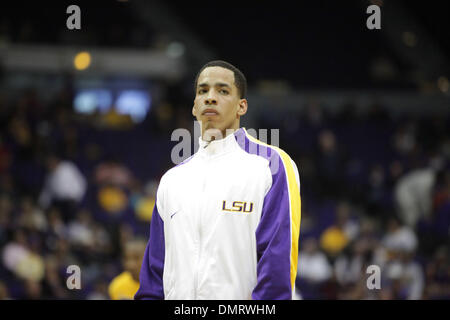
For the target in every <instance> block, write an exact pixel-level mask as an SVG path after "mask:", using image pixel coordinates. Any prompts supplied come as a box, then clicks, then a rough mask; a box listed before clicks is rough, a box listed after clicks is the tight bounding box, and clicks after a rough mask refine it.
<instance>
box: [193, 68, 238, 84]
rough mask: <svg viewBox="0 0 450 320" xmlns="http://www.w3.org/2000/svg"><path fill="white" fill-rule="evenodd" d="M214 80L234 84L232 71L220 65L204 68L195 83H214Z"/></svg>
mask: <svg viewBox="0 0 450 320" xmlns="http://www.w3.org/2000/svg"><path fill="white" fill-rule="evenodd" d="M216 82H225V83H227V84H229V85H230V86H231V85H233V84H234V73H233V71H231V70H229V69H225V68H222V67H208V68H205V69H204V70H203V71H202V72H201V73H200V75H199V77H198V81H197V85H199V84H201V83H206V84H208V85H214V84H215V83H216Z"/></svg>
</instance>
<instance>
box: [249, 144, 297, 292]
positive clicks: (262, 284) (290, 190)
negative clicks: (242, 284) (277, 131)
mask: <svg viewBox="0 0 450 320" xmlns="http://www.w3.org/2000/svg"><path fill="white" fill-rule="evenodd" d="M278 150H279V152H277V153H276V155H275V156H273V157H272V159H271V160H270V167H271V174H272V184H271V186H270V189H269V191H268V192H267V193H266V196H265V198H264V204H263V209H262V213H261V219H260V221H259V224H258V226H257V229H256V250H257V259H258V260H257V261H258V262H257V284H256V286H255V288H254V290H253V292H252V298H253V299H255V300H279V299H285V300H286V299H289V300H290V299H292V298H293V295H294V293H295V277H296V274H297V263H298V239H299V233H300V211H301V200H300V181H299V175H298V171H297V167H296V165H295V163H294V162H293V161H292V160H291V159H290V157H289V156H288V155H287V154H286V153H285V152H284V151H282V150H280V149H278ZM274 161H276V163H274Z"/></svg>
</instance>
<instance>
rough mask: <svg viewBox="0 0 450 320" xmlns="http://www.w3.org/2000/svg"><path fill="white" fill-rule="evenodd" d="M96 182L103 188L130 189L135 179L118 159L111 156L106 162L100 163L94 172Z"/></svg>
mask: <svg viewBox="0 0 450 320" xmlns="http://www.w3.org/2000/svg"><path fill="white" fill-rule="evenodd" d="M94 179H95V182H96V183H97V184H99V185H102V186H105V185H106V186H114V187H118V188H126V189H130V188H131V187H132V185H133V184H134V181H135V178H134V176H133V173H132V172H131V170H130V169H128V168H127V167H126V166H125V165H124V164H123V163H122V162H121V161H120V160H118V159H117V157H115V156H112V155H110V156H109V157H107V158H106V160H105V161H103V162H102V163H100V164H99V165H98V166H97V167H96V169H95V172H94Z"/></svg>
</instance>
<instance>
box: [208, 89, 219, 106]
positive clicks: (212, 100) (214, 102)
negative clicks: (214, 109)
mask: <svg viewBox="0 0 450 320" xmlns="http://www.w3.org/2000/svg"><path fill="white" fill-rule="evenodd" d="M210 104H212V105H217V99H216V97H215V96H214V95H213V94H212V93H211V92H209V93H208V96H207V97H206V99H205V105H210Z"/></svg>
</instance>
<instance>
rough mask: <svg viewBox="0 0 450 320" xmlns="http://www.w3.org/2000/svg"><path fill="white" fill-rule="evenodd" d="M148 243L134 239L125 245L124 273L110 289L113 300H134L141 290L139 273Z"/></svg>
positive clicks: (112, 283)
mask: <svg viewBox="0 0 450 320" xmlns="http://www.w3.org/2000/svg"><path fill="white" fill-rule="evenodd" d="M145 247H146V241H144V240H141V239H133V240H131V241H128V242H127V243H126V244H125V245H124V253H123V256H122V264H123V268H124V271H123V272H122V273H121V274H119V275H118V276H117V277H115V278H114V279H113V280H112V281H111V283H110V285H109V288H108V292H109V296H110V298H111V300H132V299H133V298H134V295H135V294H136V292H137V291H138V289H139V273H140V270H141V264H142V260H143V258H144V253H145Z"/></svg>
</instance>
